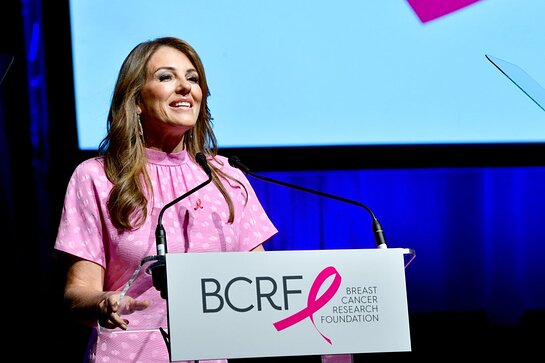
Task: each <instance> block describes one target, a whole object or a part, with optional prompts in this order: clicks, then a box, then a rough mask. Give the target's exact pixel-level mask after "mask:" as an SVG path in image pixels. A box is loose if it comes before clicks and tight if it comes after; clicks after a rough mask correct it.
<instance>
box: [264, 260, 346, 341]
mask: <svg viewBox="0 0 545 363" xmlns="http://www.w3.org/2000/svg"><path fill="white" fill-rule="evenodd" d="M330 276H334V279H333V282H332V283H331V285H330V286H329V287H328V288H327V290H326V291H325V292H324V293H323V294H322V296H320V297H319V298H316V297H317V296H318V292H319V291H320V287H322V285H323V283H324V282H325V280H327V278H328V277H330ZM339 286H341V275H339V272H337V270H336V269H335V267H333V266H329V267H326V268H325V269H323V270H322V272H320V273H319V274H318V276H316V279H315V280H314V282H313V283H312V286H311V287H310V291H309V292H308V298H307V307H306V308H304V309H303V310H301V311H299V312H297V313H295V314H293V315H290V316H288V317H287V318H285V319H282V320H279V321H277V322H276V323H274V324H273V325H274V327H275V328H276V330H277V331H281V330H284V329H286V328H289V327H290V326H292V325H294V324H297V323H298V322H300V321H301V320H304V319H306V318H310V321H311V322H312V325H314V328H315V329H316V330H317V331H318V333H320V335H321V336H322V337H323V338H324V339H325V340H326V341H327V342H328V343H329V344H333V343H332V342H331V339H329V338H328V337H326V336H325V335H324V334H322V332H320V330H319V329H318V328H317V327H316V324H315V323H314V317H313V316H312V315H313V314H314V313H315V312H317V311H318V310H320V309H321V308H322V307H324V305H325V304H327V303H328V302H329V300H331V299H332V298H333V296H335V293H336V292H337V290H339Z"/></svg>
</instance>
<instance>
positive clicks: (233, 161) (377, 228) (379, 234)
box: [229, 155, 388, 248]
mask: <svg viewBox="0 0 545 363" xmlns="http://www.w3.org/2000/svg"><path fill="white" fill-rule="evenodd" d="M229 164H230V165H231V166H233V167H235V168H237V169H240V170H241V171H242V172H243V173H245V174H248V175H251V176H253V177H254V178H257V179H261V180H265V181H267V182H270V183H275V184H280V185H283V186H285V187H289V188H294V189H297V190H301V191H304V192H307V193H312V194H316V195H319V196H322V197H326V198H330V199H335V200H338V201H341V202H344V203H349V204H353V205H356V206H358V207H361V208H363V209H365V210H366V211H367V212H368V213H369V214H370V215H371V218H372V220H373V224H372V228H373V236H374V237H375V242H376V245H377V248H388V245H387V244H386V237H385V236H384V230H383V229H382V226H381V225H380V222H379V221H378V219H377V217H376V216H375V213H373V211H372V210H371V208H369V207H368V206H366V205H365V204H363V203H359V202H357V201H354V200H350V199H346V198H342V197H338V196H336V195H332V194H328V193H324V192H320V191H317V190H312V189H308V188H304V187H301V186H298V185H295V184H290V183H286V182H283V181H280V180H275V179H271V178H267V177H265V176H261V175H257V174H255V173H252V172H251V171H250V168H248V167H247V166H246V165H244V164H243V163H242V162H241V161H240V159H239V158H238V157H237V156H234V155H233V156H230V157H229Z"/></svg>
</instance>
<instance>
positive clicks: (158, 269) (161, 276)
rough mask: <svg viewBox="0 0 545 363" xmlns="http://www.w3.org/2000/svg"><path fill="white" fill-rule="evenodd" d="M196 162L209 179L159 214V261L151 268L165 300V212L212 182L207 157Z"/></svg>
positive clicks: (201, 154)
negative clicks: (163, 221)
mask: <svg viewBox="0 0 545 363" xmlns="http://www.w3.org/2000/svg"><path fill="white" fill-rule="evenodd" d="M195 160H196V161H197V163H198V164H199V165H200V166H201V168H202V169H203V170H204V172H205V173H206V175H208V179H207V180H206V181H204V182H202V183H200V184H199V185H197V186H196V187H195V188H193V189H191V190H190V191H188V192H187V193H185V194H183V195H181V196H179V197H178V198H176V199H174V200H172V201H171V202H169V203H167V204H166V205H165V206H164V207H163V208H162V209H161V211H160V212H159V217H158V219H157V227H156V228H155V243H156V245H157V256H155V257H156V259H157V261H156V262H155V263H154V264H153V265H151V266H150V267H149V269H150V271H151V275H152V280H153V286H154V287H155V288H156V289H157V290H158V291H160V292H161V297H162V298H163V299H166V298H167V284H166V282H167V279H166V261H165V255H166V253H167V236H166V231H165V228H164V227H163V223H162V220H163V214H164V213H165V211H166V210H167V209H168V208H170V207H172V206H173V205H174V204H176V203H178V202H179V201H181V200H182V199H184V198H187V197H188V196H190V195H191V194H193V193H195V192H196V191H197V190H199V189H201V188H202V187H204V186H206V185H207V184H209V183H210V182H211V181H212V169H210V166H209V165H208V162H207V160H206V156H205V155H204V154H203V153H201V152H198V153H197V154H196V155H195Z"/></svg>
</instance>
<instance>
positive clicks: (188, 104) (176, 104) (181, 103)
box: [174, 102, 191, 108]
mask: <svg viewBox="0 0 545 363" xmlns="http://www.w3.org/2000/svg"><path fill="white" fill-rule="evenodd" d="M174 107H181V108H190V107H191V103H189V102H176V103H175V104H174Z"/></svg>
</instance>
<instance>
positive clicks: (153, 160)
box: [145, 148, 189, 166]
mask: <svg viewBox="0 0 545 363" xmlns="http://www.w3.org/2000/svg"><path fill="white" fill-rule="evenodd" d="M145 151H146V157H147V158H148V162H149V163H150V164H155V165H167V166H168V165H182V164H185V163H187V161H188V160H189V156H188V154H187V151H186V150H182V151H178V152H175V153H166V152H164V151H160V150H154V149H148V148H146V149H145Z"/></svg>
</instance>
